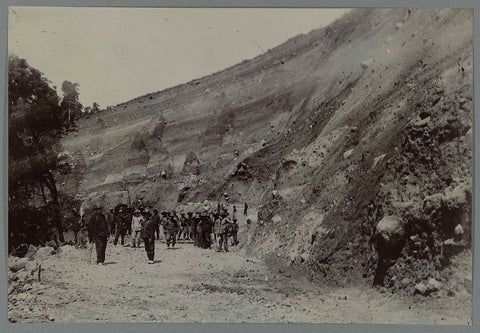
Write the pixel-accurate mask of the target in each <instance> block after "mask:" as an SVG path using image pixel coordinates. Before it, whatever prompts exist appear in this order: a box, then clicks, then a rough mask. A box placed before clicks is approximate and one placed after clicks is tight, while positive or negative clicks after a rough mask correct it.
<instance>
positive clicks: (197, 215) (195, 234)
mask: <svg viewBox="0 0 480 333" xmlns="http://www.w3.org/2000/svg"><path fill="white" fill-rule="evenodd" d="M200 220H201V218H200V212H195V216H194V217H193V218H192V231H193V243H194V245H195V246H200V245H199V244H200V236H199V233H198V224H199V223H200Z"/></svg>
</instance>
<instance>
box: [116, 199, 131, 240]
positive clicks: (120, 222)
mask: <svg viewBox="0 0 480 333" xmlns="http://www.w3.org/2000/svg"><path fill="white" fill-rule="evenodd" d="M114 222H115V226H116V228H117V230H116V232H115V239H114V240H113V245H117V243H118V238H119V237H121V241H120V244H122V245H124V242H125V234H126V233H127V231H128V227H129V224H130V218H129V215H128V212H126V207H124V206H120V207H118V212H117V213H116V214H115V217H114Z"/></svg>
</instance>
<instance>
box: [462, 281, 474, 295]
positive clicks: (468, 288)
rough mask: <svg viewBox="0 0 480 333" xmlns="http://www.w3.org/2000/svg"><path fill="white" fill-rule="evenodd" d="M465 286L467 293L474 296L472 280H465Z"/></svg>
mask: <svg viewBox="0 0 480 333" xmlns="http://www.w3.org/2000/svg"><path fill="white" fill-rule="evenodd" d="M463 285H464V287H465V290H466V291H467V293H469V294H470V295H471V294H472V280H471V279H464V280H463Z"/></svg>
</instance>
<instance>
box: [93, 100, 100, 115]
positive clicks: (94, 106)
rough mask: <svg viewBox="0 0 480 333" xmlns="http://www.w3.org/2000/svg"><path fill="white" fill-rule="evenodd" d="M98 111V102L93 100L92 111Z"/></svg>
mask: <svg viewBox="0 0 480 333" xmlns="http://www.w3.org/2000/svg"><path fill="white" fill-rule="evenodd" d="M98 111H100V104H98V103H97V102H93V104H92V113H97V112H98Z"/></svg>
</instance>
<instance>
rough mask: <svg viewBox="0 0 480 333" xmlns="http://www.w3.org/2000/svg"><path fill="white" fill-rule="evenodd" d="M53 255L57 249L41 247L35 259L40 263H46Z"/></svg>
mask: <svg viewBox="0 0 480 333" xmlns="http://www.w3.org/2000/svg"><path fill="white" fill-rule="evenodd" d="M52 254H55V249H54V248H53V247H51V246H45V247H41V248H39V249H38V250H37V253H36V255H35V258H36V259H37V261H39V262H44V261H45V260H47V259H48V258H49V257H50V256H51V255H52Z"/></svg>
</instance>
